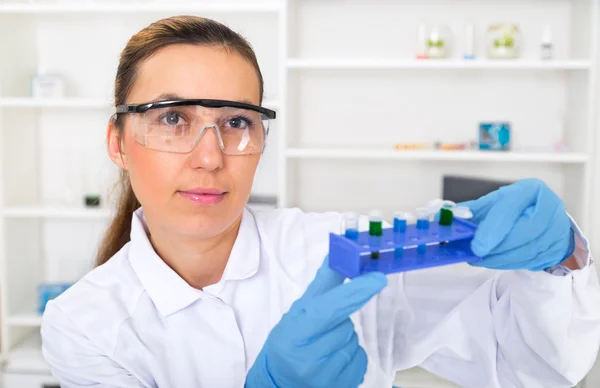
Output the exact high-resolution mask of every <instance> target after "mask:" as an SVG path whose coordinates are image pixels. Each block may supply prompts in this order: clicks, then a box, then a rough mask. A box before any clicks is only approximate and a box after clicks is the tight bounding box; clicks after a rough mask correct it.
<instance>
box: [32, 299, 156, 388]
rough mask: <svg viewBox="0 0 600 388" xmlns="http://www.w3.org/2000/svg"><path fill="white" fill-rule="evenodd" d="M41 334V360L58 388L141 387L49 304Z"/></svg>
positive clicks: (58, 310) (59, 311) (54, 306)
mask: <svg viewBox="0 0 600 388" xmlns="http://www.w3.org/2000/svg"><path fill="white" fill-rule="evenodd" d="M41 334H42V352H43V355H44V358H45V359H46V362H48V363H49V364H50V369H51V371H52V375H53V376H54V377H55V378H56V379H57V380H58V381H59V383H60V386H61V387H64V388H71V387H111V388H121V387H123V388H125V387H144V385H143V384H142V383H141V382H140V381H139V380H137V379H136V378H135V377H134V376H132V375H131V374H130V373H128V372H127V371H126V370H125V369H123V368H121V367H120V366H119V365H117V364H116V363H115V362H114V361H113V360H111V359H110V358H109V357H108V356H106V355H104V354H103V352H102V351H101V350H100V349H98V347H97V346H96V345H95V344H94V343H92V341H90V340H89V339H88V338H87V337H86V336H85V335H84V334H83V332H82V331H81V330H79V329H78V328H77V326H76V325H75V324H74V323H73V322H72V321H71V320H70V319H69V317H68V316H67V315H65V314H64V313H63V312H62V311H61V310H60V309H59V307H58V306H56V305H55V304H53V303H49V304H48V306H47V307H46V311H45V312H44V319H43V323H42V328H41Z"/></svg>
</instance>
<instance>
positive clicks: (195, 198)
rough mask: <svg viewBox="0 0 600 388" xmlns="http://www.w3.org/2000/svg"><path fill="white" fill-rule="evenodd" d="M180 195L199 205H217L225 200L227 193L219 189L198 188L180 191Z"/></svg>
mask: <svg viewBox="0 0 600 388" xmlns="http://www.w3.org/2000/svg"><path fill="white" fill-rule="evenodd" d="M178 193H179V195H181V196H182V197H183V198H185V199H188V200H190V201H192V202H194V203H196V204H198V205H216V204H218V203H220V202H221V201H222V200H223V198H225V194H227V192H226V191H222V190H217V189H204V188H196V189H191V190H181V191H178Z"/></svg>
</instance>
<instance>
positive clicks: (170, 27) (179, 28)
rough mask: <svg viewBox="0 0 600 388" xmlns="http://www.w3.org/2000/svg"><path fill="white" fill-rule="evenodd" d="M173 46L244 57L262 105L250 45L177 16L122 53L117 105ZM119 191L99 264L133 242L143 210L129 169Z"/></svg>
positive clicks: (204, 22)
mask: <svg viewBox="0 0 600 388" xmlns="http://www.w3.org/2000/svg"><path fill="white" fill-rule="evenodd" d="M172 44H197V45H204V46H215V47H220V48H223V49H225V50H228V51H229V52H231V53H236V54H238V55H241V56H242V57H243V58H244V59H246V60H247V61H248V62H250V63H251V64H252V66H254V68H255V69H256V73H257V75H258V81H259V85H260V100H261V102H262V98H263V84H264V82H263V77H262V74H261V71H260V68H259V66H258V61H257V59H256V54H255V53H254V50H253V49H252V46H251V45H250V43H248V41H246V39H244V37H242V36H241V35H239V34H237V33H236V32H234V31H232V30H231V29H230V28H229V27H227V26H225V25H223V24H221V23H219V22H217V21H214V20H211V19H205V18H201V17H196V16H176V17H170V18H167V19H162V20H159V21H157V22H154V23H152V24H150V25H149V26H148V27H146V28H144V29H143V30H141V31H140V32H138V33H137V34H135V35H134V36H133V37H131V39H130V40H129V42H128V43H127V45H126V46H125V49H123V52H122V53H121V57H120V60H119V66H118V68H117V75H116V79H115V106H117V105H122V104H125V103H126V100H127V97H128V96H129V93H130V91H131V88H132V87H133V84H134V83H135V80H136V77H137V72H138V69H139V67H140V65H141V64H142V63H143V62H144V61H145V60H147V59H148V58H149V57H151V56H152V55H153V54H155V53H156V52H157V51H159V50H160V49H162V48H164V47H166V46H169V45H172ZM114 123H115V128H116V129H117V130H118V132H119V135H121V134H122V132H123V128H124V125H123V115H117V116H116V117H115V121H114ZM118 189H119V195H120V198H119V200H118V204H117V209H116V210H117V212H116V215H115V218H114V219H113V220H112V222H111V224H110V226H109V227H108V230H107V231H106V234H105V236H104V239H103V240H102V242H101V244H100V247H99V251H98V255H97V257H96V265H102V264H104V263H106V262H107V261H108V260H109V259H110V258H111V257H112V256H114V255H115V253H117V252H118V251H119V250H120V249H121V248H122V247H123V246H124V245H125V244H126V243H127V242H128V241H129V239H130V237H129V235H130V233H131V218H132V216H133V212H134V211H135V210H136V209H137V208H138V207H140V203H139V201H138V200H137V198H136V196H135V193H134V192H133V188H132V187H131V182H130V181H129V175H128V173H127V171H125V170H122V171H121V177H120V179H119V182H118Z"/></svg>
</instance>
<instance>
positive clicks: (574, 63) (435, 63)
mask: <svg viewBox="0 0 600 388" xmlns="http://www.w3.org/2000/svg"><path fill="white" fill-rule="evenodd" d="M287 67H288V68H289V69H307V70H327V69H334V70H343V69H355V70H380V69H398V70H402V69H405V70H413V69H414V70H418V69H438V70H443V69H448V70H454V69H455V70H460V69H465V70H468V69H480V70H486V69H489V70H493V69H496V70H588V69H590V68H591V61H587V60H550V61H542V60H485V59H481V60H474V61H470V60H455V59H448V60H443V59H438V60H433V59H425V60H417V59H351V58H348V59H289V60H288V61H287Z"/></svg>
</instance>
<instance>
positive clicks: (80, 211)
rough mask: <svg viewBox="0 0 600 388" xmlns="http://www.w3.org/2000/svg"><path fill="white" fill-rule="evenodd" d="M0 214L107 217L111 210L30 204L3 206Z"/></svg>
mask: <svg viewBox="0 0 600 388" xmlns="http://www.w3.org/2000/svg"><path fill="white" fill-rule="evenodd" d="M2 214H3V215H4V217H7V218H61V219H107V218H109V217H110V216H111V215H112V212H111V210H109V209H106V208H99V209H87V208H83V207H81V208H79V207H73V208H70V207H46V206H30V207H5V208H4V209H3V210H2Z"/></svg>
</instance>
